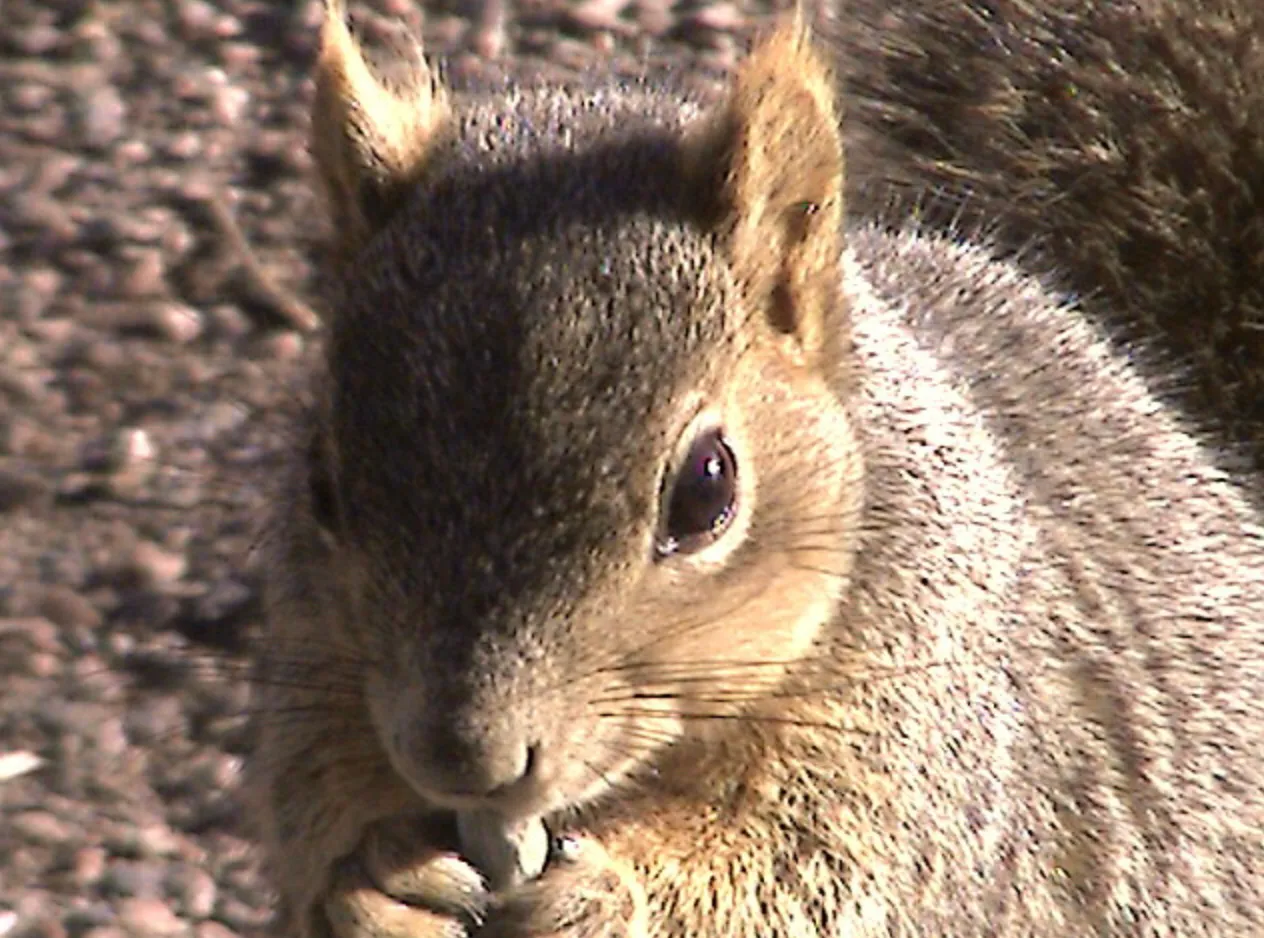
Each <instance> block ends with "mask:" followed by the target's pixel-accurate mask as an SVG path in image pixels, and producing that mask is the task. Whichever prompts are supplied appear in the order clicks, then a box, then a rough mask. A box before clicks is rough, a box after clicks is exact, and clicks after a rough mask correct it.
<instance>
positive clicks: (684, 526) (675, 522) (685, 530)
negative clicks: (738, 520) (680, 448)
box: [657, 429, 737, 557]
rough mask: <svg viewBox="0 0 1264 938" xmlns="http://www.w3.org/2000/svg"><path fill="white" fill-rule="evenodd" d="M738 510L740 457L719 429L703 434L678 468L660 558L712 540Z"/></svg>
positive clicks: (660, 541) (662, 538) (691, 548)
mask: <svg viewBox="0 0 1264 938" xmlns="http://www.w3.org/2000/svg"><path fill="white" fill-rule="evenodd" d="M736 513H737V460H736V458H735V457H734V455H733V450H732V449H731V448H730V447H729V445H728V443H727V442H726V441H725V439H724V435H723V433H722V432H721V431H720V430H719V429H710V430H706V431H704V432H703V433H701V434H699V435H698V437H697V438H696V439H695V440H694V441H693V443H692V444H691V445H690V447H689V453H688V455H687V456H686V457H685V460H684V462H683V463H682V464H681V466H680V469H679V470H678V471H677V472H676V476H675V478H674V479H673V480H672V483H671V491H670V494H669V496H668V498H667V502H666V513H665V515H664V523H663V526H662V533H661V534H660V536H659V541H658V545H657V550H658V554H659V556H660V557H667V556H670V555H672V554H678V553H693V552H694V551H698V550H701V549H702V548H704V547H706V546H707V545H708V544H712V543H714V542H715V541H716V540H717V539H718V538H719V537H720V535H722V534H723V533H724V532H725V531H726V530H727V529H728V527H729V525H730V524H731V523H732V522H733V518H734V516H735V515H736Z"/></svg>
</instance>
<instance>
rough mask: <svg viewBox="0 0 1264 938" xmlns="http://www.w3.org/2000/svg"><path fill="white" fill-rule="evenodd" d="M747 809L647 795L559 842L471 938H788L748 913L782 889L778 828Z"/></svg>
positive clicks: (768, 919) (772, 917) (772, 920)
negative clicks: (538, 871) (537, 872)
mask: <svg viewBox="0 0 1264 938" xmlns="http://www.w3.org/2000/svg"><path fill="white" fill-rule="evenodd" d="M712 794H714V793H712ZM737 800H738V801H743V800H745V798H744V796H739V798H738V799H737ZM748 807H749V806H747V805H735V804H732V803H720V802H717V801H716V800H715V799H714V798H712V799H706V798H695V797H692V796H684V795H680V796H676V795H668V794H666V793H664V792H662V791H658V792H654V793H651V792H643V793H642V794H641V795H640V796H639V797H638V798H637V800H636V801H635V803H625V804H622V805H620V806H618V808H617V810H616V812H615V813H614V814H612V815H608V816H604V817H601V818H600V819H599V820H594V821H593V823H592V824H590V825H586V826H580V827H578V828H575V829H572V830H570V831H568V832H567V833H566V834H564V835H563V836H562V837H561V838H559V840H558V846H557V847H555V849H554V852H553V856H552V858H551V861H550V863H549V866H548V868H547V869H546V870H545V872H544V873H543V874H542V875H541V876H540V877H539V878H537V879H535V880H532V881H530V882H527V883H525V884H523V885H521V886H519V887H518V888H516V889H514V890H512V891H510V892H508V893H506V894H503V895H502V896H501V897H499V899H498V900H496V901H494V902H493V905H492V908H491V911H490V914H489V916H488V918H487V920H486V922H485V923H484V925H483V927H482V928H481V929H480V930H479V931H477V932H476V933H475V935H476V938H667V936H671V938H695V936H701V935H707V936H709V935H724V936H726V938H748V934H747V931H748V929H749V928H750V927H752V926H753V925H754V924H755V923H762V925H761V928H760V932H759V933H760V934H761V935H773V934H778V935H780V934H787V935H788V934H791V932H788V931H784V930H781V929H779V928H778V927H776V926H777V925H778V924H780V916H779V915H778V913H777V912H776V911H775V910H772V909H770V910H769V914H768V915H767V916H762V917H761V916H759V915H755V916H752V915H751V914H750V913H749V909H748V908H747V904H748V903H750V902H759V901H761V900H762V899H765V898H771V897H772V895H773V893H775V892H776V891H777V890H778V889H779V888H782V884H779V883H778V881H777V876H776V867H777V864H776V863H775V862H774V861H775V859H776V857H775V856H774V855H773V854H774V853H775V851H776V849H777V847H776V845H775V844H774V841H775V840H776V839H777V838H778V834H777V832H776V831H775V829H774V827H775V826H774V825H771V824H770V825H764V824H762V823H761V822H760V820H759V818H760V816H761V812H759V811H758V808H757V807H756V808H755V810H753V811H750V810H747V808H748ZM765 828H766V829H765ZM782 839H784V837H783V838H782ZM770 847H771V848H772V850H773V853H770ZM787 848H788V849H797V847H795V845H793V844H788V843H787ZM752 860H753V861H754V862H752ZM794 862H796V863H797V861H794ZM700 923H707V924H706V925H705V928H704V929H703V930H702V931H701V932H700V931H699V926H700ZM786 924H787V925H794V924H797V925H798V926H799V931H797V932H793V933H794V934H804V932H803V930H802V926H803V923H802V922H797V923H796V922H792V921H790V920H786ZM764 926H766V927H764ZM812 933H814V932H812ZM749 938H754V936H753V935H750V936H749Z"/></svg>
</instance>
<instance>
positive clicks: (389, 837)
mask: <svg viewBox="0 0 1264 938" xmlns="http://www.w3.org/2000/svg"><path fill="white" fill-rule="evenodd" d="M424 842H425V839H424V837H416V836H414V835H413V832H412V831H411V829H410V828H409V826H408V825H397V826H395V827H394V828H390V827H387V826H385V825H379V826H378V827H376V828H374V829H373V830H371V831H370V833H369V834H368V836H367V837H366V839H365V841H364V843H363V844H362V845H361V848H360V850H359V851H357V853H355V854H354V855H352V856H351V857H349V858H347V859H346V860H344V861H343V862H342V863H341V864H339V865H338V866H337V867H336V868H335V871H334V880H333V883H332V886H331V888H330V890H329V892H328V893H327V894H326V897H325V900H324V907H325V908H324V911H325V916H326V918H327V920H328V922H329V925H330V931H331V933H332V936H333V938H466V936H467V935H470V934H471V933H473V932H474V930H475V929H476V928H477V927H478V923H479V922H480V921H481V920H482V918H483V915H484V913H485V911H486V909H487V905H488V894H487V891H486V887H485V885H484V882H483V878H482V876H481V875H480V874H479V873H478V871H477V870H475V869H474V867H472V866H470V865H469V864H468V863H466V862H465V861H463V860H462V859H460V858H459V857H458V856H456V855H455V854H453V853H450V852H448V851H442V850H436V849H434V848H418V846H417V844H418V843H424Z"/></svg>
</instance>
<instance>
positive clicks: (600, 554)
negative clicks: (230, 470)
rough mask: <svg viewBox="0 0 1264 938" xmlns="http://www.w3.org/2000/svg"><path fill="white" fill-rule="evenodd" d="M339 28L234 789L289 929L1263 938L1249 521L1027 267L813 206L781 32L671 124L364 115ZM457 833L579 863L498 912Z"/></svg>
mask: <svg viewBox="0 0 1264 938" xmlns="http://www.w3.org/2000/svg"><path fill="white" fill-rule="evenodd" d="M335 13H336V14H337V15H335V16H334V17H332V18H331V20H330V22H329V23H328V24H327V25H326V29H325V37H324V47H323V52H322V57H321V60H320V63H319V65H318V70H317V94H316V104H315V110H314V113H313V148H314V152H315V155H316V161H317V166H318V169H319V172H320V175H321V180H322V183H323V185H324V187H325V191H326V194H327V195H328V199H329V205H330V211H331V214H332V217H333V219H334V221H335V226H336V230H337V232H338V244H337V250H336V252H335V255H336V258H337V260H336V263H335V266H334V269H333V270H332V272H331V279H332V284H333V285H332V288H331V291H330V293H329V297H328V299H329V314H328V336H327V343H328V345H327V354H326V361H325V366H324V368H323V369H322V370H321V371H320V372H319V373H318V374H316V375H315V376H314V381H315V383H316V388H317V394H316V400H317V404H316V406H315V407H314V408H313V409H312V411H311V413H310V414H309V415H308V416H307V419H306V423H305V424H304V426H303V434H304V436H305V438H306V440H307V441H308V445H306V446H305V447H303V448H302V450H301V451H299V452H296V454H295V459H294V461H293V465H292V467H291V471H290V474H289V475H288V476H287V478H286V480H285V484H284V486H283V490H282V492H281V497H280V498H279V499H278V501H277V505H276V508H275V513H274V517H273V518H272V523H271V532H270V533H271V536H270V538H269V541H268V547H267V560H268V565H269V574H268V594H267V604H268V616H269V624H268V633H267V635H266V637H265V643H264V646H263V648H262V649H261V663H260V665H261V666H260V682H259V694H260V697H259V712H260V717H259V728H260V734H261V737H260V745H259V748H258V751H257V753H256V755H255V757H254V759H253V761H252V766H251V784H252V786H253V790H254V793H255V795H256V796H257V805H258V813H259V817H260V820H261V823H262V828H263V830H264V848H265V853H266V858H267V862H268V868H269V870H270V873H271V875H272V877H273V881H274V883H275V884H276V886H277V889H278V892H279V894H280V896H281V900H282V922H283V925H284V927H286V928H287V929H289V930H291V931H293V932H295V933H297V934H299V935H302V936H304V938H316V936H322V938H324V936H330V935H334V936H336V938H370V936H371V938H388V936H391V938H399V936H403V935H412V936H414V938H430V936H435V938H438V936H441V935H442V936H448V935H466V934H468V935H476V936H478V938H532V936H544V935H552V936H563V938H667V936H674V935H694V936H698V938H710V936H714V938H721V936H723V938H755V936H760V938H763V936H766V935H768V934H777V935H822V936H824V935H843V934H846V935H860V936H867V935H872V936H877V935H907V936H913V935H927V934H933V935H943V936H962V938H965V936H975V935H980V934H989V933H991V934H1003V935H1015V936H1018V935H1030V936H1055V935H1057V936H1060V935H1064V934H1067V933H1068V930H1069V931H1070V932H1071V933H1074V934H1084V933H1093V934H1100V935H1120V936H1122V935H1142V936H1146V935H1152V936H1158V935H1166V934H1172V933H1176V934H1181V935H1191V936H1197V935H1206V936H1213V935H1215V936H1220V935H1228V934H1251V933H1254V932H1256V931H1259V930H1260V927H1261V926H1262V925H1264V909H1261V906H1260V903H1259V897H1260V896H1261V895H1264V752H1261V747H1260V745H1259V743H1258V740H1259V739H1260V738H1261V736H1264V695H1261V693H1260V690H1261V689H1262V688H1264V658H1262V657H1261V651H1260V649H1261V648H1264V532H1262V531H1261V527H1260V519H1259V517H1258V516H1257V515H1256V514H1255V513H1254V512H1253V511H1252V509H1251V508H1250V507H1249V505H1248V504H1247V502H1246V498H1245V496H1244V494H1243V492H1242V490H1241V488H1240V487H1239V485H1238V483H1236V482H1235V481H1234V480H1233V479H1232V478H1230V477H1229V476H1227V475H1226V474H1225V472H1224V471H1223V470H1221V469H1220V468H1217V466H1216V465H1215V462H1214V460H1213V459H1212V458H1211V455H1210V454H1209V452H1208V451H1207V450H1205V449H1204V448H1203V447H1202V445H1201V444H1200V442H1199V440H1198V439H1197V438H1196V437H1195V436H1194V435H1192V434H1191V433H1190V432H1189V431H1188V429H1187V428H1186V427H1185V425H1184V423H1183V421H1182V419H1181V418H1180V417H1179V416H1178V415H1176V414H1175V413H1173V412H1172V411H1171V409H1170V408H1169V407H1168V406H1167V405H1165V404H1164V403H1163V402H1162V401H1161V400H1159V399H1158V398H1157V397H1156V396H1155V395H1154V393H1153V392H1152V391H1151V390H1150V388H1149V387H1148V386H1147V384H1146V382H1145V380H1144V379H1143V376H1141V375H1140V374H1138V373H1137V372H1136V370H1135V369H1134V368H1133V367H1132V366H1131V365H1130V363H1129V362H1128V361H1126V360H1125V359H1124V358H1122V357H1120V356H1119V355H1118V354H1117V353H1116V352H1114V351H1113V350H1112V349H1111V347H1110V346H1109V345H1108V343H1107V342H1106V341H1105V339H1104V338H1103V337H1102V335H1101V334H1100V333H1099V332H1098V330H1097V329H1096V328H1095V327H1094V326H1093V325H1092V324H1091V323H1090V322H1089V321H1087V320H1086V318H1085V316H1084V315H1083V313H1082V312H1081V311H1080V310H1078V309H1077V308H1075V307H1073V306H1071V305H1069V304H1067V303H1066V302H1065V301H1064V299H1063V297H1061V296H1060V295H1059V294H1057V293H1056V292H1054V291H1052V290H1051V289H1049V288H1048V286H1047V285H1046V284H1045V283H1043V282H1042V281H1041V280H1040V279H1039V278H1036V277H1033V276H1032V275H1031V274H1030V273H1028V272H1025V271H1023V270H1022V269H1021V268H1020V267H1019V266H1017V265H1015V264H1014V263H1011V262H1009V261H1005V260H998V259H996V258H995V257H993V256H992V255H991V254H989V253H988V252H987V251H985V250H983V249H981V248H978V247H971V246H968V245H963V244H959V243H956V242H955V241H954V240H952V239H950V238H946V237H941V236H937V235H934V234H931V233H928V232H926V231H924V230H918V229H908V230H903V231H894V232H893V231H890V230H886V229H885V228H883V227H881V226H878V225H874V224H867V223H855V224H845V223H844V198H843V196H844V184H845V183H844V180H845V179H846V173H845V171H844V146H843V136H842V134H841V131H840V119H839V115H838V108H837V105H836V100H835V92H834V87H835V78H834V76H833V75H832V74H831V70H830V68H829V67H828V66H827V64H826V61H825V60H824V58H823V57H822V55H821V54H820V53H819V52H818V51H817V50H816V49H815V48H814V47H813V45H812V43H811V42H810V41H809V40H808V38H807V37H806V36H805V35H804V34H803V32H802V31H801V30H800V29H799V28H797V27H787V28H783V29H781V30H779V31H777V32H775V33H774V34H773V35H771V36H770V37H768V38H767V39H766V40H765V41H763V42H762V43H761V44H760V45H759V46H758V47H757V48H756V49H755V50H754V51H753V52H752V53H751V54H750V55H749V56H748V58H747V59H746V60H745V61H744V62H743V64H742V65H741V67H740V68H739V69H738V71H737V73H736V75H735V76H734V78H733V81H732V83H731V86H730V88H729V91H728V95H727V96H726V98H725V99H724V100H723V101H721V102H720V103H718V104H705V103H697V102H692V101H689V100H688V99H686V98H684V97H682V96H680V95H679V94H678V93H677V92H676V91H674V90H673V89H669V88H664V87H659V86H654V85H649V84H645V85H639V86H628V85H623V84H619V83H617V82H613V81H612V82H610V83H608V84H603V83H599V82H596V81H593V82H590V83H588V84H585V85H582V86H577V87H572V88H546V89H540V88H517V89H510V90H507V91H500V92H497V93H494V94H480V93H477V92H470V93H468V94H467V93H464V92H458V91H452V90H448V89H445V88H444V87H442V86H441V85H440V83H439V82H437V80H436V79H435V78H434V76H433V74H432V73H431V72H430V71H429V69H428V68H427V67H426V66H425V64H424V62H423V61H422V60H421V59H420V58H418V60H417V62H416V63H415V65H414V67H413V68H412V71H411V72H410V73H409V75H410V77H409V78H407V79H406V80H404V81H402V82H400V83H399V84H398V85H396V86H387V85H385V84H383V83H382V82H380V81H379V80H378V79H377V78H376V77H375V76H374V74H373V73H372V72H371V71H370V70H369V69H368V68H367V66H366V65H365V63H364V60H363V58H362V57H361V56H360V53H359V50H358V48H357V47H356V46H355V44H354V42H353V40H352V39H351V37H350V35H349V33H348V32H347V31H346V27H345V25H344V24H343V22H342V19H341V11H340V10H338V9H337V8H336V5H335ZM472 813H479V814H481V815H488V814H490V815H494V816H496V817H499V818H501V819H503V820H504V821H505V822H506V823H507V824H509V825H514V824H519V823H528V822H530V823H535V822H539V823H541V824H543V825H545V826H547V827H548V828H549V829H550V831H552V832H553V833H555V834H557V833H561V834H565V835H567V836H569V837H572V838H576V839H577V841H578V842H580V843H582V844H585V845H587V846H585V847H584V848H583V849H580V850H579V852H578V853H577V854H573V855H572V853H564V855H562V856H561V857H560V858H558V857H555V858H554V859H553V860H551V861H550V863H549V864H548V866H547V867H546V868H545V869H544V870H543V872H542V873H540V875H539V876H536V877H533V878H532V879H531V881H530V882H526V883H520V884H518V885H515V886H512V887H507V888H506V889H504V890H493V891H492V892H491V893H490V894H489V893H488V892H487V886H486V882H485V881H484V880H482V879H480V877H479V876H478V874H477V873H476V872H474V871H473V870H472V867H471V866H470V862H469V861H471V860H472V859H473V857H472V856H471V855H470V851H469V845H468V844H466V843H463V842H462V841H461V838H460V836H459V830H458V835H457V836H455V837H454V836H452V835H451V832H450V831H448V832H446V833H445V832H444V828H443V818H452V817H453V816H456V817H458V819H459V818H460V817H467V816H469V815H470V814H472ZM419 818H420V819H421V820H417V819H419ZM418 825H420V826H418ZM458 828H459V821H458ZM467 829H468V825H467ZM401 882H406V883H407V884H408V885H407V886H401V885H399V884H400V883H401Z"/></svg>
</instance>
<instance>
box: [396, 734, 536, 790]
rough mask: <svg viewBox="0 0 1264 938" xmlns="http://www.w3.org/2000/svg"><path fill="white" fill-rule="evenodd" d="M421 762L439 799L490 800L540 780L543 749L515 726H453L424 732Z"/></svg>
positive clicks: (427, 783) (426, 782)
mask: <svg viewBox="0 0 1264 938" xmlns="http://www.w3.org/2000/svg"><path fill="white" fill-rule="evenodd" d="M423 739H425V740H426V742H425V743H423V745H422V746H421V747H420V748H421V750H422V751H421V752H420V753H418V755H419V756H420V759H419V761H420V762H421V764H422V766H424V769H423V771H424V775H425V779H424V782H425V785H426V787H428V788H431V789H432V792H433V794H435V795H440V796H442V795H448V796H452V797H460V798H485V797H491V796H494V795H496V794H499V793H502V792H504V791H505V790H506V789H508V788H511V787H514V786H518V785H521V784H523V783H524V782H526V781H527V780H528V779H531V778H533V777H534V775H535V774H536V772H537V770H538V766H539V746H538V745H536V744H532V743H531V742H529V741H528V740H527V738H526V737H525V736H523V735H521V734H519V733H517V732H515V731H514V730H512V729H510V728H504V729H497V728H495V727H486V726H483V727H478V728H463V727H461V726H460V725H459V724H452V723H449V724H447V725H445V726H443V727H432V728H431V729H430V731H429V732H426V733H424V734H423Z"/></svg>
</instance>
